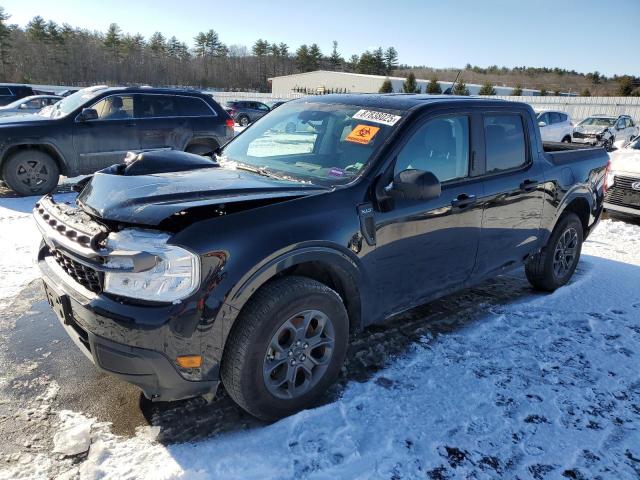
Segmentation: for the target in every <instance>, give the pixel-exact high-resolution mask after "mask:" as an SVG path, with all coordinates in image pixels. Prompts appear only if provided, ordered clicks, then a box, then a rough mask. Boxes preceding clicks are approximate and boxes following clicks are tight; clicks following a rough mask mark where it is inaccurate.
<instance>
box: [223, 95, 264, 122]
mask: <svg viewBox="0 0 640 480" xmlns="http://www.w3.org/2000/svg"><path fill="white" fill-rule="evenodd" d="M224 108H225V110H226V111H227V113H228V114H229V115H231V118H233V119H234V120H235V122H236V123H237V124H238V125H242V126H243V127H246V126H247V125H249V124H250V123H253V122H255V121H256V120H257V119H259V118H262V117H264V116H265V115H266V114H267V113H269V112H270V111H271V109H270V108H269V107H268V106H267V105H265V104H264V103H262V102H250V101H246V100H238V101H234V102H227V103H226V104H225V107H224Z"/></svg>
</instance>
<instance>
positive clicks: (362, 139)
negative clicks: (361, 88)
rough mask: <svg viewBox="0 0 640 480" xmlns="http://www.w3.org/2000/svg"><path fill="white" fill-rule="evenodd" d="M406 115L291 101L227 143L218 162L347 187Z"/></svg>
mask: <svg viewBox="0 0 640 480" xmlns="http://www.w3.org/2000/svg"><path fill="white" fill-rule="evenodd" d="M402 113H403V112H401V111H397V110H389V109H379V108H372V109H365V108H362V107H360V106H357V105H343V104H337V103H320V102H318V103H313V102H299V103H298V102H296V103H287V104H284V105H282V106H280V107H278V108H277V109H276V110H274V111H273V112H271V113H269V114H268V115H266V116H264V117H263V118H261V119H260V120H258V121H257V122H256V123H254V124H253V125H252V126H251V127H249V128H248V129H247V130H246V131H245V132H243V133H242V134H241V135H239V136H238V137H237V138H236V139H234V140H233V141H232V142H231V143H229V144H228V145H227V146H226V147H225V148H224V149H223V151H222V155H221V157H220V162H221V163H222V165H223V166H226V165H225V164H229V165H230V166H232V165H233V164H236V166H238V167H242V166H244V167H250V168H253V169H257V170H259V171H261V172H263V173H265V172H266V173H270V174H273V175H276V176H282V177H286V178H290V179H296V180H301V181H308V182H311V183H317V184H320V185H339V184H345V183H348V182H350V181H351V180H353V179H354V178H355V177H356V176H357V175H358V174H359V173H360V172H361V171H362V170H363V168H364V167H365V165H367V163H368V162H369V161H370V160H371V158H372V157H373V155H374V153H375V152H376V151H377V150H378V148H379V147H380V145H382V143H384V141H385V139H386V138H387V137H388V136H389V134H390V133H391V132H392V131H393V129H394V128H395V127H394V125H395V124H396V123H397V122H398V120H400V118H401V115H402Z"/></svg>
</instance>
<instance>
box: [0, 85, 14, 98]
mask: <svg viewBox="0 0 640 480" xmlns="http://www.w3.org/2000/svg"><path fill="white" fill-rule="evenodd" d="M11 96H13V93H11V90H9V89H8V88H7V87H0V97H11Z"/></svg>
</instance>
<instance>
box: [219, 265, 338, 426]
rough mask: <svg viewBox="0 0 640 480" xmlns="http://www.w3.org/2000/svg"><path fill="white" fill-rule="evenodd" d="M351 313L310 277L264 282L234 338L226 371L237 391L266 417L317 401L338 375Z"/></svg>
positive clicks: (229, 386)
mask: <svg viewBox="0 0 640 480" xmlns="http://www.w3.org/2000/svg"><path fill="white" fill-rule="evenodd" d="M348 335H349V320H348V317H347V312H346V310H345V307H344V304H343V303H342V299H341V298H340V296H339V295H338V294H337V293H336V292H335V291H333V290H332V289H330V288H329V287H327V286H326V285H324V284H322V283H320V282H317V281H315V280H312V279H309V278H305V277H283V278H280V279H277V280H274V281H272V282H270V283H268V284H267V285H265V286H264V287H262V288H261V289H260V290H259V291H258V292H257V293H256V294H255V296H254V297H253V298H252V299H251V300H250V301H249V303H248V304H247V305H246V306H245V307H244V308H243V310H242V312H241V314H240V318H238V320H237V323H236V325H234V327H233V330H232V332H231V334H230V336H229V339H228V341H227V345H226V347H225V352H224V355H223V359H222V368H221V376H222V382H223V384H224V387H225V389H226V390H227V392H228V393H229V395H230V396H231V398H232V399H233V400H234V401H235V402H236V403H237V404H238V405H240V407H242V408H243V409H244V410H246V411H247V412H249V413H251V414H252V415H254V416H256V417H258V418H260V419H263V420H267V421H272V420H277V419H279V418H282V417H285V416H288V415H291V414H293V413H295V412H297V411H299V410H302V409H304V408H308V407H310V406H313V405H314V404H315V403H316V402H317V401H318V400H319V399H320V398H321V396H322V394H323V393H324V392H325V390H326V389H327V388H328V387H329V386H330V385H331V384H332V383H333V382H334V381H335V379H336V377H337V376H338V374H339V372H340V368H341V367H342V363H343V362H344V358H345V355H346V352H347V344H348Z"/></svg>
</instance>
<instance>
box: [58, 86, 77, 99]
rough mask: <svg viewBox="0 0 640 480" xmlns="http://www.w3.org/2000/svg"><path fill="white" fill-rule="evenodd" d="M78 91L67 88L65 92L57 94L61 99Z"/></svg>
mask: <svg viewBox="0 0 640 480" xmlns="http://www.w3.org/2000/svg"><path fill="white" fill-rule="evenodd" d="M78 90H79V89H78V88H67V89H66V90H62V91H61V92H59V93H58V95H60V96H61V97H68V96H69V95H72V94H74V93H76V92H77V91H78Z"/></svg>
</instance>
